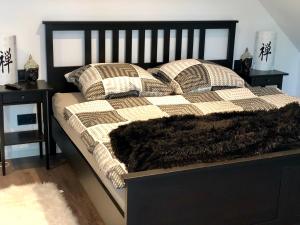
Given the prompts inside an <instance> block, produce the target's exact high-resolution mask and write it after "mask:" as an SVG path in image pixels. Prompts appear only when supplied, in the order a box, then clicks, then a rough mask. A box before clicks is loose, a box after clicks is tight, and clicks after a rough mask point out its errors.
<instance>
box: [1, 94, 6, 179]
mask: <svg viewBox="0 0 300 225" xmlns="http://www.w3.org/2000/svg"><path fill="white" fill-rule="evenodd" d="M4 144H5V143H4V122H3V104H2V95H1V96H0V151H1V152H0V153H1V166H2V174H3V176H5V174H6V170H5V145H4Z"/></svg>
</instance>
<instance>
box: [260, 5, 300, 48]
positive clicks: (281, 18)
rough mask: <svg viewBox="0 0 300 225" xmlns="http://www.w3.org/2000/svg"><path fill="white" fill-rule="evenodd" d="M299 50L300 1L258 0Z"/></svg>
mask: <svg viewBox="0 0 300 225" xmlns="http://www.w3.org/2000/svg"><path fill="white" fill-rule="evenodd" d="M259 1H260V2H261V3H262V5H263V6H264V7H265V8H266V10H267V11H268V12H269V13H270V14H271V16H272V17H273V18H274V20H275V21H276V22H277V23H278V25H279V26H280V27H281V29H282V30H283V31H284V32H285V33H286V35H288V37H289V38H290V40H291V41H292V42H293V43H294V45H295V46H296V47H297V48H298V50H299V51H300V25H299V22H300V1H299V0H259Z"/></svg>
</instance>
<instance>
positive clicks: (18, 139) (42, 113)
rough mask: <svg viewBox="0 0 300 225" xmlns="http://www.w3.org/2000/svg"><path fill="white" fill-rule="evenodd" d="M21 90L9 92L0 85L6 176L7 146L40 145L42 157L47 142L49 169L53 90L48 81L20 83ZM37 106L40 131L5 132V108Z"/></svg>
mask: <svg viewBox="0 0 300 225" xmlns="http://www.w3.org/2000/svg"><path fill="white" fill-rule="evenodd" d="M19 85H20V86H21V87H22V89H21V90H8V89H6V88H5V87H4V86H3V85H0V155H1V165H2V174H3V176H5V174H6V169H5V146H11V145H19V144H29V143H39V148H40V156H41V158H42V156H43V142H45V156H46V160H45V161H46V168H47V169H49V151H50V144H49V139H50V134H49V92H50V91H51V90H52V88H51V87H50V86H49V85H48V84H47V82H46V81H43V80H38V81H37V82H31V83H30V82H19ZM23 104H36V106H37V119H38V121H37V122H38V129H37V130H30V131H20V132H9V133H5V132H4V118H3V106H5V105H23Z"/></svg>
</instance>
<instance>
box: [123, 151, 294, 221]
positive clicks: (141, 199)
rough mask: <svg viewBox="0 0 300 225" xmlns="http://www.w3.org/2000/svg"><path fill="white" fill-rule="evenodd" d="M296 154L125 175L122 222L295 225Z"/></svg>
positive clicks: (290, 153) (288, 153) (274, 154)
mask: <svg viewBox="0 0 300 225" xmlns="http://www.w3.org/2000/svg"><path fill="white" fill-rule="evenodd" d="M299 153H300V151H299V150H296V151H291V152H285V153H284V154H282V153H281V155H280V153H273V154H270V155H268V156H263V157H253V158H251V159H240V160H236V161H235V162H234V163H223V164H220V163H219V164H218V163H216V164H210V165H204V166H198V167H197V166H192V167H189V168H186V169H185V170H182V169H181V170H176V169H175V170H157V171H148V172H142V173H135V174H129V175H128V176H126V178H125V181H126V184H127V191H128V193H127V198H128V199H127V215H126V219H127V225H141V224H143V225H158V224H159V225H183V224H184V225H241V224H249V225H258V224H260V225H267V224H268V225H275V224H278V225H279V224H280V225H289V224H291V225H292V224H293V225H294V224H299V223H300V176H299V174H300V154H299Z"/></svg>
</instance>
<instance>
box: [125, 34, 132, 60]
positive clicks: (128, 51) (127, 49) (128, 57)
mask: <svg viewBox="0 0 300 225" xmlns="http://www.w3.org/2000/svg"><path fill="white" fill-rule="evenodd" d="M125 35H126V37H125V40H126V45H125V54H126V57H125V62H127V63H130V62H131V61H132V30H126V33H125Z"/></svg>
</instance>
